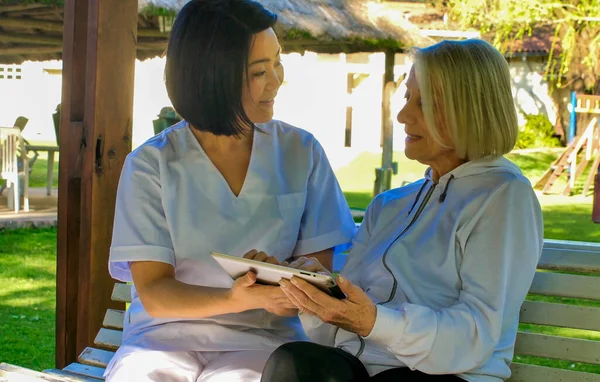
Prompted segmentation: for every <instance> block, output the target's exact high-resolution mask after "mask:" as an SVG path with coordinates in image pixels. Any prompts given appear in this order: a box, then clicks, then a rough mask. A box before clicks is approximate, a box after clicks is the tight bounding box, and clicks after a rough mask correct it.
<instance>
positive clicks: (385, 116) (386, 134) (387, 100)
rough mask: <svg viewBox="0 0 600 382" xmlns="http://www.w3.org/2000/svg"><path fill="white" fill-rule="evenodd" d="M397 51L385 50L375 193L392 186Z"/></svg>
mask: <svg viewBox="0 0 600 382" xmlns="http://www.w3.org/2000/svg"><path fill="white" fill-rule="evenodd" d="M395 56H396V54H395V52H394V51H392V50H387V51H386V52H385V74H384V76H383V96H382V102H381V145H382V148H383V150H382V155H381V168H376V169H375V185H374V187H373V194H374V196H377V195H378V194H380V193H382V192H384V191H387V190H389V189H391V188H392V174H393V172H394V170H393V155H394V136H393V127H394V122H393V120H392V111H391V98H392V95H393V94H394V92H395V91H396V82H395V81H394V66H395Z"/></svg>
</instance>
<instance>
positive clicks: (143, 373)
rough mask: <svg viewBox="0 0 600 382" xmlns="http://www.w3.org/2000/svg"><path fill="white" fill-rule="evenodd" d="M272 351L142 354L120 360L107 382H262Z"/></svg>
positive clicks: (148, 352)
mask: <svg viewBox="0 0 600 382" xmlns="http://www.w3.org/2000/svg"><path fill="white" fill-rule="evenodd" d="M270 355H271V352H267V351H259V350H246V351H234V352H166V351H141V352H135V353H131V354H128V355H126V356H124V357H123V358H121V359H119V360H117V362H115V364H114V365H113V367H112V369H111V370H110V373H109V374H108V375H107V376H106V382H122V381H123V382H125V381H126V382H130V381H135V382H138V381H139V382H150V381H161V382H238V381H239V382H259V381H260V377H261V375H262V371H263V368H264V366H265V363H266V362H267V359H268V358H269V356H270Z"/></svg>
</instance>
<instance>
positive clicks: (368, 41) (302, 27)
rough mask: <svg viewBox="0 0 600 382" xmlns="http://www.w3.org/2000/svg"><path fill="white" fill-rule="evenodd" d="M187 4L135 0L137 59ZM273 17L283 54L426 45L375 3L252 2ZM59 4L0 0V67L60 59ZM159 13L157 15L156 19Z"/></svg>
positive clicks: (150, 53)
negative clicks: (168, 19) (276, 20)
mask: <svg viewBox="0 0 600 382" xmlns="http://www.w3.org/2000/svg"><path fill="white" fill-rule="evenodd" d="M187 1H188V0H139V10H140V12H139V17H138V54H137V55H138V58H140V59H146V58H150V57H155V56H158V55H161V54H162V53H163V52H164V50H165V47H166V41H167V39H168V32H161V30H160V27H159V25H160V22H161V21H162V20H164V19H163V18H162V16H167V17H168V16H169V15H171V16H172V15H174V14H176V13H177V11H178V10H179V9H181V7H182V6H183V5H184V4H185V3H187ZM258 1H259V2H261V3H262V4H264V6H265V7H267V8H268V9H270V10H271V11H273V12H275V13H277V14H278V15H279V23H278V26H277V29H278V33H279V35H280V36H281V38H282V41H283V45H284V48H285V49H286V50H287V51H300V52H303V51H305V50H311V51H316V52H327V53H340V52H346V53H354V52H370V51H382V50H386V49H391V50H394V51H396V52H401V51H404V50H405V49H406V48H408V47H410V46H413V45H417V46H423V45H427V44H429V43H431V41H430V40H428V39H426V38H423V37H421V36H420V34H419V30H418V28H417V27H415V26H414V25H412V24H411V23H410V22H408V21H406V19H405V17H404V15H403V14H402V12H397V11H395V10H393V9H390V8H388V7H387V6H386V5H384V4H380V3H379V2H378V1H376V0H372V1H370V0H258ZM62 7H63V0H21V1H19V0H0V63H20V62H23V61H26V60H32V61H43V60H51V59H60V58H61V51H62V23H63V8H62ZM161 15H162V16H161Z"/></svg>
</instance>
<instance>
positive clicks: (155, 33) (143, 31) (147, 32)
mask: <svg viewBox="0 0 600 382" xmlns="http://www.w3.org/2000/svg"><path fill="white" fill-rule="evenodd" d="M169 35H170V33H168V32H161V31H159V30H158V29H151V28H140V29H138V36H139V37H164V38H165V42H166V39H168V38H169Z"/></svg>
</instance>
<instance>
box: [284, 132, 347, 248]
mask: <svg viewBox="0 0 600 382" xmlns="http://www.w3.org/2000/svg"><path fill="white" fill-rule="evenodd" d="M355 230H356V226H355V224H354V219H353V218H352V214H351V213H350V208H349V207H348V202H346V198H345V197H344V194H343V193H342V190H341V188H340V185H339V183H338V181H337V179H336V177H335V174H334V173H333V169H332V168H331V165H330V164H329V160H328V159H327V156H326V155H325V151H324V150H323V147H321V145H320V144H319V142H317V141H316V140H314V141H313V161H312V168H311V172H310V175H309V178H308V184H307V189H306V203H305V207H304V213H303V215H302V221H301V226H300V233H299V237H298V242H297V243H296V247H295V249H294V256H303V255H307V254H310V253H315V252H319V251H322V250H325V249H329V248H334V252H335V253H339V252H343V251H345V250H346V249H348V247H349V246H350V242H351V240H352V236H353V235H354V232H355Z"/></svg>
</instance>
